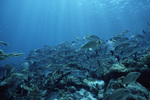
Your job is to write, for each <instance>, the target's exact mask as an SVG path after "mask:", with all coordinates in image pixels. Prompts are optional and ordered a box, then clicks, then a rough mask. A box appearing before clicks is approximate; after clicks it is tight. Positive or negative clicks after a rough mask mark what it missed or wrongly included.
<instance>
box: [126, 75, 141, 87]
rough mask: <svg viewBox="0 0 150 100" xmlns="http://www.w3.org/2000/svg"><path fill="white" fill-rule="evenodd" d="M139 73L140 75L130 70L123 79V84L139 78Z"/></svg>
mask: <svg viewBox="0 0 150 100" xmlns="http://www.w3.org/2000/svg"><path fill="white" fill-rule="evenodd" d="M140 75H141V73H140V72H130V73H129V74H127V75H126V76H125V78H124V79H123V84H124V85H128V84H130V83H132V82H135V81H136V80H137V79H138V78H139V76H140Z"/></svg>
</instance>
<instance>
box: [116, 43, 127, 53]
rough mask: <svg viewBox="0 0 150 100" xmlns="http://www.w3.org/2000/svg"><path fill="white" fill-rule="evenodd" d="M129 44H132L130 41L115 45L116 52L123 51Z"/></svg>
mask: <svg viewBox="0 0 150 100" xmlns="http://www.w3.org/2000/svg"><path fill="white" fill-rule="evenodd" d="M129 45H130V43H128V42H124V43H121V44H119V45H117V46H116V47H115V52H122V50H124V49H125V48H126V47H128V46H129Z"/></svg>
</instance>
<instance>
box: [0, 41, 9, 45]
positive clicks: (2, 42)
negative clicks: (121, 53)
mask: <svg viewBox="0 0 150 100" xmlns="http://www.w3.org/2000/svg"><path fill="white" fill-rule="evenodd" d="M0 43H1V44H3V45H6V46H8V43H6V42H4V41H0Z"/></svg>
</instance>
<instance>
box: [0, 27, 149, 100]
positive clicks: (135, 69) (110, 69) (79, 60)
mask: <svg viewBox="0 0 150 100" xmlns="http://www.w3.org/2000/svg"><path fill="white" fill-rule="evenodd" d="M128 32H129V31H128V30H125V31H123V32H122V33H120V34H117V35H116V36H115V37H113V38H111V39H110V40H108V41H104V40H102V39H100V38H99V37H98V36H95V35H89V36H88V37H84V38H83V39H80V38H76V39H77V40H76V41H73V42H71V43H70V42H65V43H61V44H59V45H57V46H54V47H51V46H47V45H46V46H44V47H43V48H41V49H37V50H33V51H31V52H30V54H29V56H28V57H27V58H26V60H25V61H24V62H23V63H22V64H21V65H20V67H21V70H16V69H17V68H15V67H12V66H11V65H9V64H7V65H5V66H3V67H1V70H0V97H1V98H2V99H3V100H55V99H56V100H84V99H90V100H148V99H150V97H149V95H150V94H149V91H150V79H149V76H150V63H149V62H150V59H149V58H150V42H149V41H147V35H148V36H149V35H150V33H149V32H148V29H147V30H146V32H145V33H144V35H140V34H134V35H131V36H130V37H127V36H126V34H127V33H128ZM143 43H144V45H142V44H143ZM2 54H3V53H2Z"/></svg>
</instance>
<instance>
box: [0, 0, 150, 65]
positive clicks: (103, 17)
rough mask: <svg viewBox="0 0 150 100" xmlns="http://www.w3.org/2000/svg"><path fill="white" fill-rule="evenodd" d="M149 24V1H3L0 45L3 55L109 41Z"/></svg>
mask: <svg viewBox="0 0 150 100" xmlns="http://www.w3.org/2000/svg"><path fill="white" fill-rule="evenodd" d="M148 21H150V1H149V0H0V41H5V42H7V43H8V44H9V46H3V45H0V46H1V47H0V48H1V49H3V51H4V52H6V53H10V52H18V53H20V52H23V53H25V55H24V56H23V57H20V58H10V59H8V60H5V61H1V62H0V63H3V62H5V63H6V62H9V63H18V62H22V61H23V60H24V59H25V58H26V57H27V55H28V54H29V52H30V51H31V50H34V49H37V48H41V47H43V45H51V46H54V45H57V44H59V43H61V42H65V41H73V40H75V37H80V38H83V37H84V36H87V35H88V34H94V35H97V36H99V37H100V38H102V39H109V38H111V37H113V36H115V34H117V33H121V32H122V31H123V30H129V31H130V33H129V34H134V33H139V34H140V33H141V34H142V30H143V29H145V28H146V27H147V22H148Z"/></svg>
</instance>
